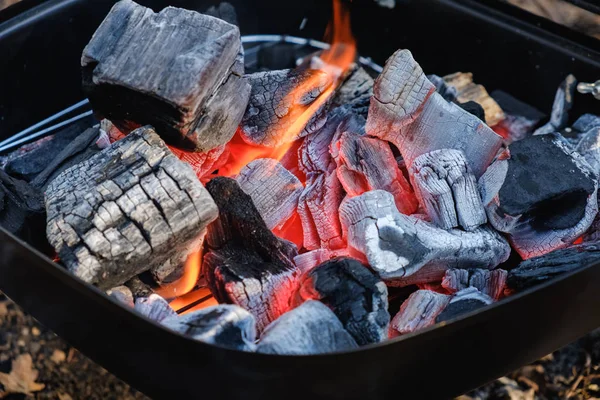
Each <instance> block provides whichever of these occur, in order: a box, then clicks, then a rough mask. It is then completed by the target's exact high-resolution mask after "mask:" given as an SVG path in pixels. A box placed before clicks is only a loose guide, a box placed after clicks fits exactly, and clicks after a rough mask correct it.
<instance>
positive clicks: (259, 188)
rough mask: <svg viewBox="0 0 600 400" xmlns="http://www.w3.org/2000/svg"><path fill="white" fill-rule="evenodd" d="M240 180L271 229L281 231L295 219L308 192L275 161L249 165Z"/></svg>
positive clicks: (260, 161)
mask: <svg viewBox="0 0 600 400" xmlns="http://www.w3.org/2000/svg"><path fill="white" fill-rule="evenodd" d="M236 180H237V182H238V184H239V185H240V187H241V188H242V190H243V191H244V192H245V193H246V194H248V195H249V196H250V197H251V198H252V202H253V203H254V205H255V206H256V208H257V209H258V211H259V212H260V215H261V216H262V218H263V220H264V221H265V223H266V224H267V227H268V228H269V229H271V230H273V229H275V228H281V227H282V226H283V225H284V224H285V223H286V222H287V221H288V220H289V219H290V218H291V217H292V216H293V214H294V212H295V211H296V208H297V207H298V199H299V198H300V194H301V193H302V191H303V190H304V185H302V183H301V182H300V180H299V179H298V178H296V176H294V175H293V174H292V173H291V172H289V171H288V170H287V169H285V168H284V167H283V166H282V165H281V164H280V163H279V162H277V160H273V159H271V158H259V159H256V160H254V161H252V162H250V163H248V164H247V165H246V166H245V167H244V168H243V169H242V170H241V171H240V173H239V175H238V176H237V178H236Z"/></svg>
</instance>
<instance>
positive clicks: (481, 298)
mask: <svg viewBox="0 0 600 400" xmlns="http://www.w3.org/2000/svg"><path fill="white" fill-rule="evenodd" d="M492 302H493V301H492V299H491V298H490V297H489V296H487V295H485V294H483V293H481V292H480V291H479V290H477V289H476V288H474V287H469V288H466V289H463V290H461V291H460V292H458V293H456V294H455V295H454V297H453V298H452V299H451V300H450V303H449V304H448V306H447V307H446V308H445V309H444V311H442V312H441V313H440V314H439V315H438V316H437V317H436V318H435V322H436V323H438V322H442V321H448V320H451V319H453V318H456V317H458V316H460V315H461V314H465V313H468V312H471V311H475V310H478V309H480V308H482V307H485V306H487V305H490V304H492Z"/></svg>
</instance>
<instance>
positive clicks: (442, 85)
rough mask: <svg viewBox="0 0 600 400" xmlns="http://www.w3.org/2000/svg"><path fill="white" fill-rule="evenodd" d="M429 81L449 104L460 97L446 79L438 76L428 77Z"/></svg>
mask: <svg viewBox="0 0 600 400" xmlns="http://www.w3.org/2000/svg"><path fill="white" fill-rule="evenodd" d="M427 79H429V81H430V82H431V83H433V85H434V86H435V90H436V92H438V93H439V94H440V96H442V97H443V98H444V100H446V101H448V102H453V101H455V100H456V96H458V92H457V90H456V88H455V87H454V86H450V85H448V84H447V83H446V81H444V78H442V77H441V76H437V75H427Z"/></svg>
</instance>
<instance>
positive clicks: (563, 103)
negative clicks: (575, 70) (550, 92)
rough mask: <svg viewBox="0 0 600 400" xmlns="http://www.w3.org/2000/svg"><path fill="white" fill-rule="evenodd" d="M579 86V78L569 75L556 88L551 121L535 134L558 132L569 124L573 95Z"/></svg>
mask: <svg viewBox="0 0 600 400" xmlns="http://www.w3.org/2000/svg"><path fill="white" fill-rule="evenodd" d="M575 88H577V78H575V77H574V76H573V75H569V76H567V77H566V78H565V80H564V81H562V83H561V84H560V86H559V87H558V89H557V90H556V96H555V97H554V104H552V113H551V114H550V121H548V123H546V124H545V125H544V126H542V127H540V128H538V129H537V130H536V131H535V132H534V133H533V134H534V135H546V134H548V133H553V132H557V131H559V130H561V129H563V128H564V127H566V126H567V122H568V121H569V111H570V110H571V107H573V95H574V94H575Z"/></svg>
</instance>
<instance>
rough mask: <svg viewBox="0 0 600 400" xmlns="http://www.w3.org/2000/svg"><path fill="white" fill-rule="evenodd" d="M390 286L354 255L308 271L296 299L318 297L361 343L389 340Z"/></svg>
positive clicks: (301, 300)
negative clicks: (388, 289)
mask: <svg viewBox="0 0 600 400" xmlns="http://www.w3.org/2000/svg"><path fill="white" fill-rule="evenodd" d="M387 296H388V291H387V287H386V286H385V284H384V283H383V281H381V280H380V279H379V278H378V277H377V276H376V275H374V274H373V272H371V271H370V270H369V269H368V268H367V267H366V266H365V265H363V264H361V263H360V262H359V261H357V260H354V259H352V258H347V257H342V258H335V259H333V260H331V261H327V262H325V263H323V264H321V265H319V266H317V267H316V268H314V269H312V270H311V271H310V272H308V273H307V274H305V275H304V276H303V278H302V279H301V281H300V287H299V289H298V293H297V295H296V302H297V303H300V304H302V303H303V302H304V301H306V300H311V299H312V300H319V301H320V302H322V303H323V304H325V305H326V306H328V307H329V308H331V310H332V311H333V312H334V313H335V315H337V316H338V318H339V319H340V321H341V322H342V324H343V325H344V327H345V328H346V330H347V331H348V332H349V333H350V334H351V335H352V337H353V338H354V339H355V340H356V343H358V344H359V345H365V344H369V343H379V342H382V341H384V340H385V339H387V337H388V329H389V324H390V314H389V313H388V297H387Z"/></svg>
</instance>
